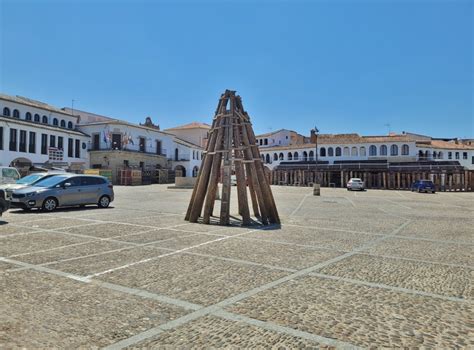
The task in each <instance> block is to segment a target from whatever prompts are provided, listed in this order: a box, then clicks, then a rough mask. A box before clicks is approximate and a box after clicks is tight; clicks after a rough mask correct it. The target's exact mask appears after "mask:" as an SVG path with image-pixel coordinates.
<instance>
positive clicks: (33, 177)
mask: <svg viewBox="0 0 474 350" xmlns="http://www.w3.org/2000/svg"><path fill="white" fill-rule="evenodd" d="M59 174H65V173H64V172H63V173H56V172H44V173H34V174H30V175H27V176H25V177H22V178H21V179H19V180H16V182H15V183H11V184H6V185H0V189H1V190H5V195H6V197H7V198H9V199H11V194H12V192H13V190H19V189H20V188H24V187H27V186H32V185H34V184H35V183H36V182H38V181H40V180H42V179H46V178H48V177H51V176H54V175H59Z"/></svg>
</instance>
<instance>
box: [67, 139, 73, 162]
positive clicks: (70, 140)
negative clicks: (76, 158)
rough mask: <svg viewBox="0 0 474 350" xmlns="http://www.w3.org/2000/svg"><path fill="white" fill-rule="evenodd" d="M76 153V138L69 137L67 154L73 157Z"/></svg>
mask: <svg viewBox="0 0 474 350" xmlns="http://www.w3.org/2000/svg"><path fill="white" fill-rule="evenodd" d="M73 155H74V140H73V139H67V156H68V157H70V158H72V157H73Z"/></svg>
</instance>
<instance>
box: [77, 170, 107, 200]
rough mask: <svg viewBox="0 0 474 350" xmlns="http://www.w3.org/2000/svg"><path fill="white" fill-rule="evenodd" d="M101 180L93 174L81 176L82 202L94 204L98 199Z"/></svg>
mask: <svg viewBox="0 0 474 350" xmlns="http://www.w3.org/2000/svg"><path fill="white" fill-rule="evenodd" d="M102 182H103V181H101V179H100V178H97V177H93V176H81V184H82V185H81V192H82V196H83V200H84V202H83V204H95V203H97V202H98V201H99V194H100V190H101V187H100V185H101V184H102Z"/></svg>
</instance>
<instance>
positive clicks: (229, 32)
mask: <svg viewBox="0 0 474 350" xmlns="http://www.w3.org/2000/svg"><path fill="white" fill-rule="evenodd" d="M0 3H1V24H0V30H1V52H0V58H1V61H0V67H1V71H0V72H1V73H0V74H1V75H0V90H1V91H2V92H4V93H7V94H11V95H23V96H27V97H31V98H34V99H38V100H41V101H44V102H48V103H50V104H53V105H56V106H59V107H63V106H70V104H71V100H72V99H74V100H75V107H76V108H78V109H82V110H87V111H91V112H95V113H99V114H104V115H108V116H113V117H116V118H122V119H126V120H129V121H132V122H139V121H143V120H144V119H145V117H146V116H148V115H150V116H151V117H152V118H153V120H154V121H155V122H157V123H159V124H160V125H161V126H162V128H166V127H171V126H175V125H178V124H183V123H187V122H191V121H203V122H210V121H211V119H212V116H213V113H214V111H215V107H216V104H217V100H218V98H219V95H220V93H221V92H223V91H224V90H225V89H227V88H228V89H234V90H237V91H238V92H239V94H240V95H241V96H242V98H243V102H244V106H245V108H246V109H247V111H248V112H249V114H250V115H251V117H252V121H253V124H254V128H255V131H256V132H257V133H263V132H268V131H270V130H277V129H280V128H289V129H293V130H296V131H298V132H301V133H304V134H309V129H310V128H312V127H313V126H314V125H317V126H318V128H319V129H320V130H321V132H323V133H347V132H358V133H360V134H363V135H369V134H370V135H374V134H377V135H380V134H385V133H387V132H388V126H387V125H386V124H390V129H391V130H392V131H396V132H400V131H403V130H406V131H412V132H418V133H424V134H429V135H432V136H438V137H442V136H449V137H455V136H457V137H474V132H473V118H474V113H473V98H474V95H473V25H472V23H473V5H472V2H470V1H463V0H445V1H442V0H433V1H429V0H420V1H408V0H400V1H389V0H380V1H375V0H373V1H356V0H352V1H350V0H346V1H343V0H335V1H192V2H191V1H175V2H172V1H111V0H108V1H102V2H101V1H94V2H92V1H79V0H72V1H40V0H36V1H29V2H28V1H23V0H15V1H13V0H0Z"/></svg>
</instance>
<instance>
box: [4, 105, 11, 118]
mask: <svg viewBox="0 0 474 350" xmlns="http://www.w3.org/2000/svg"><path fill="white" fill-rule="evenodd" d="M3 115H4V116H5V117H9V116H10V108H8V107H5V108H3Z"/></svg>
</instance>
